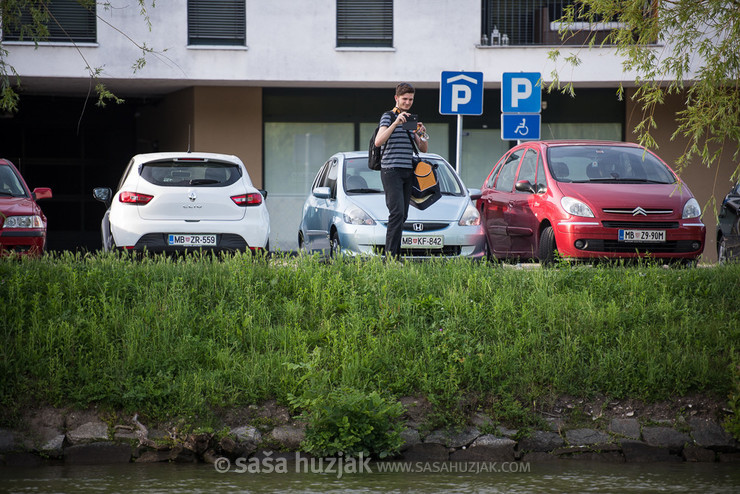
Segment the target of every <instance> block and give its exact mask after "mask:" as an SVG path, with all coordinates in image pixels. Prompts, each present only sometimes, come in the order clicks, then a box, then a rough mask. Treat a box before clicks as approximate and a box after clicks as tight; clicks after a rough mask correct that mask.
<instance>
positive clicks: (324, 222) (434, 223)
mask: <svg viewBox="0 0 740 494" xmlns="http://www.w3.org/2000/svg"><path fill="white" fill-rule="evenodd" d="M421 157H422V159H423V160H424V161H426V162H427V163H430V164H432V165H437V179H438V182H439V184H440V189H441V192H442V197H441V198H440V199H439V200H438V201H437V202H435V203H434V204H432V205H431V206H429V207H428V208H426V209H424V210H423V211H422V210H420V209H418V208H416V207H413V206H412V207H410V208H409V216H408V220H407V221H406V224H405V225H404V231H403V237H402V242H401V247H402V250H403V252H404V253H405V256H404V257H410V258H429V257H435V256H447V257H467V258H474V259H476V258H482V257H484V256H485V255H486V240H485V235H484V232H483V227H482V226H481V220H480V213H479V212H478V211H477V210H476V209H475V205H474V204H473V202H472V201H471V197H472V199H473V200H475V199H476V198H478V197H480V190H479V189H466V188H465V186H464V185H463V183H462V180H460V177H458V175H457V173H455V170H454V169H453V168H452V167H451V166H450V164H449V163H447V162H446V161H445V160H444V158H442V157H441V156H439V155H436V154H427V153H423V154H421ZM311 189H312V192H311V194H310V195H309V196H308V198H307V199H306V202H305V203H304V205H303V215H302V218H301V224H300V227H299V231H298V245H299V247H300V249H301V250H302V251H304V252H311V253H313V252H321V253H323V254H325V255H326V254H328V255H329V256H331V257H335V256H337V255H339V254H345V255H383V253H384V248H385V234H386V225H387V223H388V208H387V207H386V205H385V194H384V193H383V185H382V183H381V180H380V172H379V171H373V170H370V169H369V168H368V166H367V152H366V151H352V152H341V153H337V154H335V155H333V156H332V157H331V158H329V160H328V161H327V162H326V163H325V164H324V165H323V166H322V167H321V169H320V170H319V173H318V174H317V175H316V178H315V179H314V181H313V185H312V186H311Z"/></svg>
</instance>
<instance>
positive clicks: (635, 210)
mask: <svg viewBox="0 0 740 494" xmlns="http://www.w3.org/2000/svg"><path fill="white" fill-rule="evenodd" d="M638 214H641V215H643V216H647V211H645V210H644V209H642V208H641V207H640V206H637V207H636V208H635V209H633V210H632V216H637V215H638Z"/></svg>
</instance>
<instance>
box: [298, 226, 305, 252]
mask: <svg viewBox="0 0 740 494" xmlns="http://www.w3.org/2000/svg"><path fill="white" fill-rule="evenodd" d="M298 251H299V252H305V251H306V244H305V241H304V240H303V232H301V231H299V232H298Z"/></svg>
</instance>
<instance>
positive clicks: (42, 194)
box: [33, 187, 51, 201]
mask: <svg viewBox="0 0 740 494" xmlns="http://www.w3.org/2000/svg"><path fill="white" fill-rule="evenodd" d="M33 198H34V200H36V201H38V200H39V199H51V189H50V188H49V187H36V188H35V189H33Z"/></svg>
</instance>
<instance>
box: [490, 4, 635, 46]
mask: <svg viewBox="0 0 740 494" xmlns="http://www.w3.org/2000/svg"><path fill="white" fill-rule="evenodd" d="M574 3H575V2H574V1H573V0H481V14H482V20H481V27H482V29H481V45H490V46H507V45H510V46H522V45H562V44H567V45H581V44H585V43H588V42H589V41H590V40H591V39H592V38H593V39H594V41H595V43H600V42H602V41H603V40H604V38H605V37H606V35H607V34H608V33H609V31H611V30H612V29H616V28H618V27H621V26H620V25H619V24H618V23H615V22H599V23H596V24H588V23H581V22H577V23H572V24H569V25H568V26H569V27H570V28H571V30H570V32H569V33H568V34H567V35H566V36H565V39H561V36H560V33H559V32H558V30H559V29H560V27H561V25H562V24H561V23H560V22H558V21H559V20H560V19H561V18H562V17H563V14H564V13H565V9H566V8H567V7H568V6H569V5H572V4H574Z"/></svg>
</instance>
